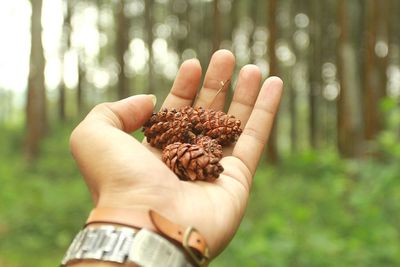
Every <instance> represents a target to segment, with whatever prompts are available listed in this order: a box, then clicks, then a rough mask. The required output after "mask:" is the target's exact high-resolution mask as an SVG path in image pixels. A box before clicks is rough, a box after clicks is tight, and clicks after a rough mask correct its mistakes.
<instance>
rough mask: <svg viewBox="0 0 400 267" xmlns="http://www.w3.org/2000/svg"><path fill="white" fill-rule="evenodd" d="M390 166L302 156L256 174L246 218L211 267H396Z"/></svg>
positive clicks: (398, 170) (398, 246) (399, 259)
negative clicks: (229, 243)
mask: <svg viewBox="0 0 400 267" xmlns="http://www.w3.org/2000/svg"><path fill="white" fill-rule="evenodd" d="M396 161H397V162H398V159H397V160H393V161H391V162H385V163H382V162H379V161H372V160H365V161H346V160H343V159H340V158H339V157H337V156H336V155H335V154H334V153H330V152H324V153H314V152H306V153H303V154H301V155H296V156H291V157H288V158H286V159H285V161H284V162H283V164H282V165H281V166H279V167H278V168H270V167H267V166H261V168H260V169H259V171H258V173H257V175H256V177H255V181H254V185H253V191H252V195H251V200H250V203H249V209H248V212H247V215H246V217H245V219H244V221H243V223H242V225H241V227H240V229H239V231H238V233H237V235H236V237H235V239H234V240H233V242H232V243H231V245H230V246H229V247H228V249H227V250H226V251H225V252H224V253H223V254H222V255H221V256H220V257H219V258H218V259H217V260H216V262H215V265H214V266H278V267H279V266H308V267H309V266H399V265H400V241H399V240H400V239H399V237H400V227H399V222H400V181H399V179H398V178H399V176H400V166H399V165H398V164H396Z"/></svg>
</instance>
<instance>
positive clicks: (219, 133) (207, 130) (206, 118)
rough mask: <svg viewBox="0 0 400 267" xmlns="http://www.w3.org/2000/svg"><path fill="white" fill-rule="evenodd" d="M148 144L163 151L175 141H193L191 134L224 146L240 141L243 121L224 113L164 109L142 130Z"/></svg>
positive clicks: (187, 107)
mask: <svg viewBox="0 0 400 267" xmlns="http://www.w3.org/2000/svg"><path fill="white" fill-rule="evenodd" d="M143 131H144V135H145V136H146V137H147V142H149V143H150V144H151V145H152V146H155V147H158V148H164V147H165V146H166V145H168V144H172V143H175V142H182V143H186V142H190V138H191V135H193V134H194V135H206V136H209V137H211V138H213V139H215V140H217V141H218V143H219V144H221V145H229V144H231V143H233V142H235V141H236V140H237V138H238V137H239V135H240V134H241V132H242V130H241V128H240V120H237V119H235V117H233V116H232V115H227V114H225V113H224V112H222V111H215V110H211V109H207V110H206V109H204V108H201V107H199V108H192V107H189V106H186V107H183V108H181V109H178V110H176V109H163V110H161V111H160V112H158V113H154V114H153V115H152V117H151V118H150V119H149V121H148V122H147V123H146V124H145V125H144V127H143Z"/></svg>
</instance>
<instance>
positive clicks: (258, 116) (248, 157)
mask: <svg viewBox="0 0 400 267" xmlns="http://www.w3.org/2000/svg"><path fill="white" fill-rule="evenodd" d="M282 89H283V82H282V80H281V79H280V78H278V77H270V78H268V79H267V80H266V81H265V82H264V84H263V85H262V87H261V90H260V93H259V94H258V97H257V100H256V103H255V105H254V109H253V111H252V112H251V115H250V118H249V120H248V121H247V123H246V126H245V127H244V129H243V133H242V134H241V135H240V137H239V139H238V141H237V143H236V145H235V147H234V149H233V153H232V156H234V157H237V158H239V159H240V160H241V161H242V162H243V163H244V164H245V165H246V166H247V168H248V169H249V170H250V172H251V174H252V175H254V173H255V171H256V168H257V165H258V161H259V160H260V157H261V154H262V151H263V149H264V146H265V145H266V143H267V141H268V137H269V134H270V132H271V129H272V125H273V121H274V117H275V114H276V112H277V110H278V107H279V102H280V99H281V95H282Z"/></svg>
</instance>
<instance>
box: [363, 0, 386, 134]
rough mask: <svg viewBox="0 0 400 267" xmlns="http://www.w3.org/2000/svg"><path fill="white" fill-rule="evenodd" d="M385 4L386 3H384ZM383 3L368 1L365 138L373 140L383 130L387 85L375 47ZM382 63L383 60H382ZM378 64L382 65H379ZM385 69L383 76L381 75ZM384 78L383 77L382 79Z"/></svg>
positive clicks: (374, 0)
mask: <svg viewBox="0 0 400 267" xmlns="http://www.w3.org/2000/svg"><path fill="white" fill-rule="evenodd" d="M383 2H385V1H383ZM381 4H382V2H381V1H379V3H378V1H376V0H368V1H367V12H366V16H365V21H366V30H365V40H364V43H365V44H366V49H365V55H364V58H365V62H364V114H365V116H364V124H365V128H364V137H365V139H367V140H373V139H374V138H375V137H376V135H377V133H378V132H379V130H380V129H381V126H382V125H381V122H380V119H379V117H380V116H379V100H380V99H381V98H382V96H383V95H384V91H385V85H386V78H384V77H386V73H385V69H386V67H385V66H384V64H382V62H379V58H378V57H377V56H376V53H375V47H376V44H377V41H378V40H377V39H378V27H379V24H380V16H379V13H380V12H379V10H380V9H381V7H379V6H380V5H381ZM381 61H382V60H381ZM378 63H381V64H379V65H380V66H379V65H378ZM380 68H383V72H384V73H383V75H382V74H381V73H380ZM382 76H383V77H382Z"/></svg>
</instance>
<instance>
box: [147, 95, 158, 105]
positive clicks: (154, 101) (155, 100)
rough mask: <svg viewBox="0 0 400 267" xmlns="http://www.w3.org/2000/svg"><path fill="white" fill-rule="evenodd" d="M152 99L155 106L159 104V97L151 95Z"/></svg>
mask: <svg viewBox="0 0 400 267" xmlns="http://www.w3.org/2000/svg"><path fill="white" fill-rule="evenodd" d="M149 96H150V97H151V101H152V102H153V106H155V105H156V103H157V97H156V96H155V95H149Z"/></svg>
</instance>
